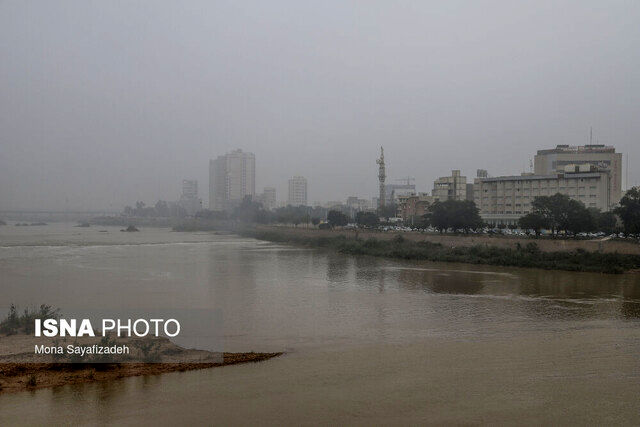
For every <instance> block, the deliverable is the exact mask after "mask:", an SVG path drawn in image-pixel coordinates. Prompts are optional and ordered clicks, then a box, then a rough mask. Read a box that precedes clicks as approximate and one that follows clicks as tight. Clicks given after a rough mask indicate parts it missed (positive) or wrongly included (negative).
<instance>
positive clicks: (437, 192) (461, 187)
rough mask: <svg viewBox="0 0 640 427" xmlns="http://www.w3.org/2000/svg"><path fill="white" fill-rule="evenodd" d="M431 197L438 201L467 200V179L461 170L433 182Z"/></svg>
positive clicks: (453, 171)
mask: <svg viewBox="0 0 640 427" xmlns="http://www.w3.org/2000/svg"><path fill="white" fill-rule="evenodd" d="M431 195H432V196H433V197H435V198H436V199H437V200H439V201H441V202H443V201H445V200H465V199H466V198H467V177H466V176H462V175H460V171H459V170H452V171H451V176H443V177H440V178H438V179H436V180H435V181H433V191H432V192H431Z"/></svg>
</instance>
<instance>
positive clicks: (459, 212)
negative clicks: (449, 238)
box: [429, 200, 482, 233]
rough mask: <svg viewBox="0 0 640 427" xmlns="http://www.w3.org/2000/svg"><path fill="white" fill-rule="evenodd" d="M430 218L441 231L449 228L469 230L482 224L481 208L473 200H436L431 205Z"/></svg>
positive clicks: (432, 223) (433, 224)
mask: <svg viewBox="0 0 640 427" xmlns="http://www.w3.org/2000/svg"><path fill="white" fill-rule="evenodd" d="M429 220H430V222H431V225H432V226H434V227H435V228H437V229H438V230H440V232H441V233H443V232H445V231H446V230H447V229H449V228H452V229H453V230H454V231H455V230H464V231H465V232H468V231H469V230H471V229H475V228H479V227H481V226H482V219H481V218H480V214H479V210H478V208H477V207H476V204H475V203H474V202H473V201H471V200H446V201H444V202H440V201H438V202H435V203H434V204H433V205H432V206H431V211H430V218H429Z"/></svg>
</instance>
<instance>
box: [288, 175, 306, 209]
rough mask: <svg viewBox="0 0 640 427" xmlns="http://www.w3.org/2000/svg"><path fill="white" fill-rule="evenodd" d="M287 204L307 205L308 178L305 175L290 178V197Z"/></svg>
mask: <svg viewBox="0 0 640 427" xmlns="http://www.w3.org/2000/svg"><path fill="white" fill-rule="evenodd" d="M287 204H289V205H291V206H306V205H307V179H306V178H305V177H303V176H294V177H293V178H291V179H289V198H288V199H287Z"/></svg>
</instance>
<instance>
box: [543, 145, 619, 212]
mask: <svg viewBox="0 0 640 427" xmlns="http://www.w3.org/2000/svg"><path fill="white" fill-rule="evenodd" d="M582 164H590V165H593V166H596V167H597V168H598V169H600V170H607V171H609V174H610V176H611V177H610V179H609V186H610V187H609V188H610V190H609V191H610V194H611V203H613V204H615V203H618V202H619V201H620V199H621V198H622V153H616V149H615V148H614V147H612V146H605V145H603V144H589V145H581V146H571V145H558V146H556V148H552V149H550V150H538V153H537V154H536V156H535V157H534V163H533V169H534V173H535V175H554V174H557V173H562V172H564V167H565V166H567V165H582Z"/></svg>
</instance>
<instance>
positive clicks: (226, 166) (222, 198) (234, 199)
mask: <svg viewBox="0 0 640 427" xmlns="http://www.w3.org/2000/svg"><path fill="white" fill-rule="evenodd" d="M255 195H256V158H255V156H254V155H253V153H246V152H244V151H242V150H234V151H232V152H230V153H227V154H225V155H223V156H218V158H217V159H215V160H213V159H212V160H211V161H210V162H209V209H211V210H217V211H219V210H229V209H232V208H234V207H235V206H238V205H239V204H240V203H241V202H242V199H244V198H245V196H251V197H255Z"/></svg>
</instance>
